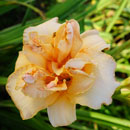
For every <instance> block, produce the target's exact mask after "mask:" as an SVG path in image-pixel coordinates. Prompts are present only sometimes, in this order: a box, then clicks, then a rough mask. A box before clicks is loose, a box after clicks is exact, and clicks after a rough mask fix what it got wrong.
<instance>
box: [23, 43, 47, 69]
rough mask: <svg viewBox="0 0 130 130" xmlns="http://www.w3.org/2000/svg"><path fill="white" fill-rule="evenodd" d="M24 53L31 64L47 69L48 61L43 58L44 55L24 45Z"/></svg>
mask: <svg viewBox="0 0 130 130" xmlns="http://www.w3.org/2000/svg"><path fill="white" fill-rule="evenodd" d="M23 53H24V55H25V56H26V57H27V59H28V61H29V62H30V63H31V64H35V65H38V66H40V67H43V68H45V66H46V59H45V58H44V57H43V56H42V54H39V53H37V52H35V51H33V50H32V48H31V47H30V46H28V45H24V47H23Z"/></svg>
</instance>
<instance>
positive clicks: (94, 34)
mask: <svg viewBox="0 0 130 130" xmlns="http://www.w3.org/2000/svg"><path fill="white" fill-rule="evenodd" d="M81 38H82V40H83V46H82V49H94V50H97V51H101V50H103V49H105V48H110V45H109V44H106V42H105V41H104V40H103V39H102V38H101V37H100V36H99V33H98V31H96V30H90V31H86V32H84V33H82V34H81ZM82 49H81V50H82Z"/></svg>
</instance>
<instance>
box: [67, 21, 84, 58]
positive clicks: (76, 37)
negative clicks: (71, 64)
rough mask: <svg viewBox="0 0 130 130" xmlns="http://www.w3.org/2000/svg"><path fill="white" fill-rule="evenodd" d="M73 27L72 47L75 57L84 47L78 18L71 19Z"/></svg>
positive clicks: (72, 53)
mask: <svg viewBox="0 0 130 130" xmlns="http://www.w3.org/2000/svg"><path fill="white" fill-rule="evenodd" d="M69 22H70V24H71V26H72V28H73V45H72V48H71V54H70V55H71V57H74V56H75V55H76V54H77V53H78V51H79V50H80V49H81V47H82V44H83V42H82V39H81V37H80V29H79V24H78V22H77V21H76V20H74V19H72V20H70V21H69Z"/></svg>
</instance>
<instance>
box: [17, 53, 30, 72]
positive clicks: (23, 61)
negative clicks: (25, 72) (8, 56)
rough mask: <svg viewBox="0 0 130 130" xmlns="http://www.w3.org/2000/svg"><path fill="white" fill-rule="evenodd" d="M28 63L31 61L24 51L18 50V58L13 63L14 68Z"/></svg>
mask: <svg viewBox="0 0 130 130" xmlns="http://www.w3.org/2000/svg"><path fill="white" fill-rule="evenodd" d="M28 64H31V63H30V62H29V61H28V59H27V57H26V56H25V55H24V52H23V51H20V52H19V56H18V59H17V61H16V64H15V70H16V69H18V68H20V67H22V66H25V65H28Z"/></svg>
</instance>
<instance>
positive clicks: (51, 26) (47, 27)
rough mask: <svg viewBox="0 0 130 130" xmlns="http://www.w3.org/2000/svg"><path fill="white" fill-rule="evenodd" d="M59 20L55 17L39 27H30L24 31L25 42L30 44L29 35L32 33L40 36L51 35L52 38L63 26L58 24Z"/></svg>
mask: <svg viewBox="0 0 130 130" xmlns="http://www.w3.org/2000/svg"><path fill="white" fill-rule="evenodd" d="M57 21H58V18H57V17H55V18H53V19H51V20H49V21H47V22H44V23H42V24H40V25H38V26H34V27H29V28H27V29H25V30H24V34H23V42H24V43H28V42H29V33H30V32H38V35H49V36H52V35H53V33H54V32H56V31H57V30H58V28H59V27H60V26H61V24H59V23H58V22H57Z"/></svg>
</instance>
